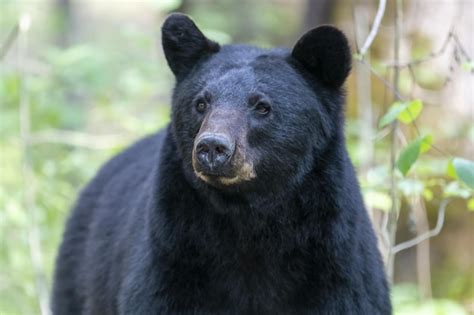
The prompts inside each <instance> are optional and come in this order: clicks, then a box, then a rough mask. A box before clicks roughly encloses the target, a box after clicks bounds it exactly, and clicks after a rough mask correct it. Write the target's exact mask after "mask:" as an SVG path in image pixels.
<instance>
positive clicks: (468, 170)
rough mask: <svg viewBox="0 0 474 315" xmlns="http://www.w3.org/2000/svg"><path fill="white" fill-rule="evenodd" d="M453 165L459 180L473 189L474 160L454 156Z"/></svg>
mask: <svg viewBox="0 0 474 315" xmlns="http://www.w3.org/2000/svg"><path fill="white" fill-rule="evenodd" d="M453 166H454V169H455V170H456V174H457V176H458V178H459V180H460V181H461V182H463V183H465V184H466V185H467V186H468V187H470V188H471V189H474V162H472V161H469V160H466V159H462V158H454V160H453Z"/></svg>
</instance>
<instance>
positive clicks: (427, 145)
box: [420, 135, 433, 153]
mask: <svg viewBox="0 0 474 315" xmlns="http://www.w3.org/2000/svg"><path fill="white" fill-rule="evenodd" d="M432 143H433V136H432V135H426V136H424V137H423V138H422V139H421V144H420V153H425V152H427V151H429V149H431V144H432Z"/></svg>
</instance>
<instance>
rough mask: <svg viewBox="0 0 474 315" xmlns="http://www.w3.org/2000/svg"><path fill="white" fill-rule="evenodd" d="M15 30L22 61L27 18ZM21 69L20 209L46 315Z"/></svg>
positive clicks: (26, 91)
mask: <svg viewBox="0 0 474 315" xmlns="http://www.w3.org/2000/svg"><path fill="white" fill-rule="evenodd" d="M18 26H19V31H20V35H19V44H20V55H19V58H25V55H26V52H27V49H28V29H29V27H30V17H29V15H26V14H25V15H23V16H22V17H21V19H20V21H19V23H18ZM26 79H27V78H26V73H25V71H24V67H21V68H20V96H19V103H20V104H19V119H20V149H21V166H22V167H21V169H22V179H23V183H24V187H25V194H24V200H23V202H24V206H25V210H26V211H27V212H28V216H29V218H30V220H31V223H30V224H29V225H28V229H27V235H28V247H29V252H30V253H29V254H30V258H31V264H32V267H33V270H34V273H35V281H36V288H35V289H36V295H37V298H38V304H39V307H40V311H41V314H42V315H49V314H50V310H49V296H48V285H47V284H46V276H45V271H44V268H43V257H42V256H43V251H42V248H41V235H40V233H41V232H40V229H39V226H38V213H37V211H36V201H35V193H34V191H33V189H34V188H33V187H32V185H31V184H32V179H33V170H32V166H31V161H30V156H29V147H28V137H29V134H30V125H31V122H30V104H29V99H28V87H27V80H26Z"/></svg>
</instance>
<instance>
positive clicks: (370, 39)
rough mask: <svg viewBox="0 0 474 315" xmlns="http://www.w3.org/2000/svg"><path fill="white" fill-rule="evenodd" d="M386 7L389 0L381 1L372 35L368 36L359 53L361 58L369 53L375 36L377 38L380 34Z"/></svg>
mask: <svg viewBox="0 0 474 315" xmlns="http://www.w3.org/2000/svg"><path fill="white" fill-rule="evenodd" d="M386 5H387V0H380V1H379V7H378V9H377V13H376V14H375V18H374V24H372V29H371V30H370V33H369V35H368V36H367V39H366V40H365V43H364V45H363V46H362V48H361V50H360V51H359V54H360V55H361V56H364V55H365V54H366V53H367V50H368V49H369V47H370V45H372V42H373V41H374V39H375V36H377V33H378V32H379V28H380V23H381V22H382V18H383V15H384V13H385V7H386Z"/></svg>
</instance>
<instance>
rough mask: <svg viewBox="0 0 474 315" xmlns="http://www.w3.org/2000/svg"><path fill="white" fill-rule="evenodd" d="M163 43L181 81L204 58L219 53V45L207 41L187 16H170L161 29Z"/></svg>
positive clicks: (174, 71)
mask: <svg viewBox="0 0 474 315" xmlns="http://www.w3.org/2000/svg"><path fill="white" fill-rule="evenodd" d="M161 42H162V45H163V50H164V52H165V57H166V60H167V61H168V65H169V67H170V68H171V71H173V73H174V75H175V76H176V77H177V78H178V79H179V78H182V77H183V76H185V75H186V74H187V73H188V72H189V71H190V70H191V69H192V67H193V66H194V65H195V64H196V63H197V62H198V61H199V60H200V59H201V58H202V57H204V56H206V55H209V54H212V53H215V52H218V51H219V48H220V47H219V44H217V43H216V42H213V41H211V40H209V39H207V38H206V37H205V36H204V34H203V33H202V32H201V31H200V30H199V29H198V28H197V26H196V24H194V22H193V21H192V20H191V19H190V18H189V17H188V16H186V15H184V14H181V13H174V14H171V15H170V16H168V18H167V19H166V21H165V22H164V23H163V26H162V28H161Z"/></svg>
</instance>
